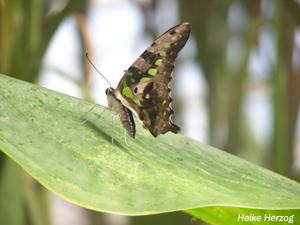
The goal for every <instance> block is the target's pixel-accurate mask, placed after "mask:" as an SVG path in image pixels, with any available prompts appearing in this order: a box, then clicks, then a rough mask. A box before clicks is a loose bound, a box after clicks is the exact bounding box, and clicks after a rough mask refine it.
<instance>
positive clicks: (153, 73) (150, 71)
mask: <svg viewBox="0 0 300 225" xmlns="http://www.w3.org/2000/svg"><path fill="white" fill-rule="evenodd" d="M148 74H149V75H152V76H154V75H156V74H157V69H154V68H151V69H149V70H148Z"/></svg>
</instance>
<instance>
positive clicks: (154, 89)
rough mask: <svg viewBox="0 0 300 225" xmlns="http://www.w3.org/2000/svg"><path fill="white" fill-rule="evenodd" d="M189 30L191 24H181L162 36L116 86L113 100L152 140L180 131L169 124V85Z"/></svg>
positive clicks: (171, 111) (170, 121) (170, 111)
mask: <svg viewBox="0 0 300 225" xmlns="http://www.w3.org/2000/svg"><path fill="white" fill-rule="evenodd" d="M190 30H191V28H190V24H188V23H183V24H180V25H178V26H175V27H173V28H171V29H170V30H168V31H167V32H165V33H164V34H163V35H161V36H160V37H159V38H158V39H157V40H156V41H155V42H154V43H153V44H152V45H150V46H149V47H148V48H147V49H146V50H145V51H144V53H143V54H142V55H141V56H140V57H139V58H138V59H137V60H136V61H135V62H134V63H133V64H132V65H131V66H130V67H129V69H128V70H127V71H126V73H125V74H124V76H123V78H122V79H121V81H120V82H119V84H118V86H117V89H116V92H115V93H116V97H117V98H118V99H119V100H120V101H121V102H122V104H123V105H124V106H126V107H128V108H129V109H131V110H132V111H133V112H134V113H135V114H136V115H137V117H138V118H139V120H140V121H141V123H142V124H143V126H144V127H145V128H146V129H148V130H149V131H150V132H151V134H152V135H153V136H154V137H156V136H158V135H160V134H164V133H166V132H168V131H171V132H173V133H177V132H178V131H179V130H180V128H179V127H178V126H176V125H175V124H173V122H172V120H171V115H172V114H173V113H174V112H173V110H172V108H171V102H172V98H171V90H170V88H169V83H170V81H171V78H172V73H173V69H174V64H175V59H176V57H177V55H178V53H179V51H180V50H181V49H182V48H183V47H184V45H185V44H186V42H187V40H188V38H189V34H190Z"/></svg>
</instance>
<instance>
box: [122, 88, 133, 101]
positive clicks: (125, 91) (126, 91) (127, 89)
mask: <svg viewBox="0 0 300 225" xmlns="http://www.w3.org/2000/svg"><path fill="white" fill-rule="evenodd" d="M123 95H125V96H126V97H128V98H132V97H133V95H132V92H131V90H130V88H129V87H125V88H124V89H123Z"/></svg>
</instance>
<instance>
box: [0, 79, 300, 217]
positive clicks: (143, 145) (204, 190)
mask: <svg viewBox="0 0 300 225" xmlns="http://www.w3.org/2000/svg"><path fill="white" fill-rule="evenodd" d="M0 106H1V108H0V149H1V150H2V151H3V152H5V153H6V154H7V155H9V156H10V157H11V158H12V159H13V160H15V161H16V162H17V163H18V164H20V165H21V166H22V167H23V168H24V169H25V170H26V171H27V172H28V173H29V174H31V175H32V176H33V177H34V178H35V179H37V180H38V181H39V182H40V183H42V184H43V185H44V186H45V187H47V188H48V189H49V190H51V191H52V192H54V193H56V194H57V195H59V196H61V197H62V198H64V199H66V200H68V201H70V202H73V203H75V204H78V205H80V206H83V207H87V208H90V209H94V210H99V211H104V212H112V213H118V214H125V215H143V214H150V213H161V212H168V211H177V210H186V209H192V208H199V207H205V206H235V207H246V208H258V209H299V208H300V185H299V184H298V183H297V182H294V181H292V180H290V179H287V178H285V177H283V176H280V175H278V174H276V173H273V172H271V171H268V170H266V169H264V168H261V167H259V166H256V165H254V164H251V163H249V162H247V161H245V160H242V159H240V158H238V157H235V156H232V155H230V154H228V153H225V152H223V151H220V150H218V149H215V148H213V147H211V146H208V145H205V144H202V143H200V142H197V141H195V140H192V139H190V138H187V137H184V136H182V135H179V134H177V135H175V134H172V133H168V134H166V135H161V136H159V137H158V138H153V137H152V136H151V134H150V133H149V132H147V131H146V130H144V129H143V128H142V127H141V126H140V125H139V123H138V121H136V122H137V135H136V139H135V140H133V139H129V140H127V141H128V143H129V145H130V147H127V146H126V145H125V143H124V136H123V133H121V132H120V131H119V126H118V123H116V126H115V135H114V142H115V145H112V144H111V134H112V116H113V115H114V113H113V112H110V111H107V112H105V113H104V114H103V116H102V117H101V118H100V119H97V118H96V117H95V116H94V117H93V118H91V119H90V120H89V121H88V122H86V123H85V124H83V125H78V124H77V123H78V122H81V121H82V119H81V118H80V116H81V115H82V114H84V113H85V112H87V111H88V110H89V109H90V108H91V107H92V106H93V105H92V104H91V103H88V102H85V101H83V100H80V99H76V98H73V97H70V96H67V95H64V94H61V93H58V92H54V91H51V90H48V89H45V88H42V87H39V86H35V85H32V84H29V83H26V82H23V81H20V80H16V79H13V78H10V77H7V76H3V75H0ZM96 111H97V110H94V112H96ZM101 111H102V109H101V108H100V109H99V108H98V112H101ZM116 119H117V118H116Z"/></svg>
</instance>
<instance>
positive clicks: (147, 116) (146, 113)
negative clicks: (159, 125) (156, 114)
mask: <svg viewBox="0 0 300 225" xmlns="http://www.w3.org/2000/svg"><path fill="white" fill-rule="evenodd" d="M143 112H144V114H145V116H146V118H147V123H148V124H149V125H150V124H151V120H150V117H149V113H148V111H147V110H146V109H143Z"/></svg>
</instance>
